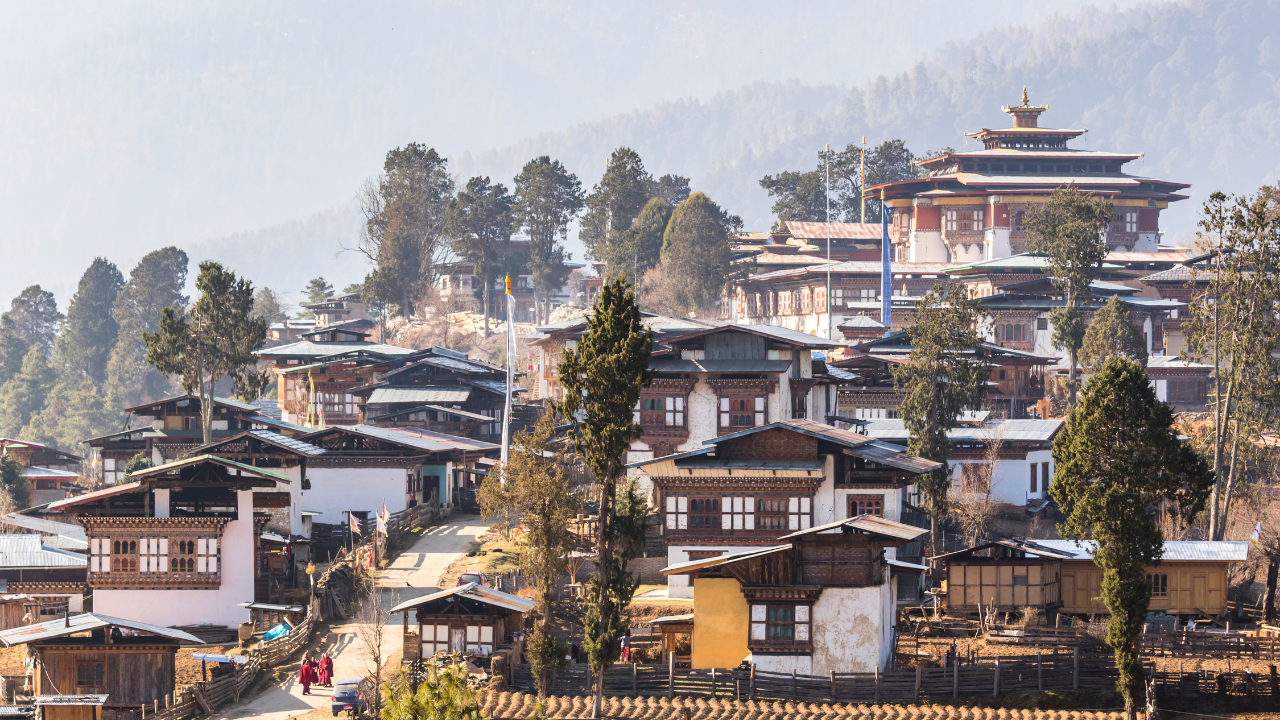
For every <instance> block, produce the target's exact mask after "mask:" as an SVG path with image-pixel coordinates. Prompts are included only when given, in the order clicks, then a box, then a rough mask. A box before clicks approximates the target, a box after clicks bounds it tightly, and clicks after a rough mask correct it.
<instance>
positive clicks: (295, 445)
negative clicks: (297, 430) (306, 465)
mask: <svg viewBox="0 0 1280 720" xmlns="http://www.w3.org/2000/svg"><path fill="white" fill-rule="evenodd" d="M249 434H250V435H252V436H254V437H256V438H258V439H260V440H265V441H267V442H269V443H274V444H276V445H280V446H281V447H286V448H288V449H290V450H293V451H295V452H300V453H302V454H303V455H310V456H315V455H323V454H324V452H325V450H324V448H320V447H316V446H315V445H312V444H311V443H306V442H303V441H301V440H295V439H293V438H290V437H285V436H284V435H281V434H280V433H276V432H271V431H270V430H250V431H249Z"/></svg>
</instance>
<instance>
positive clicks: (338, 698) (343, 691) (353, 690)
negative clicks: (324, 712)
mask: <svg viewBox="0 0 1280 720" xmlns="http://www.w3.org/2000/svg"><path fill="white" fill-rule="evenodd" d="M368 691H369V684H368V683H367V682H365V681H364V680H361V679H360V678H351V679H350V680H339V681H338V682H336V683H334V684H333V695H330V696H329V710H330V711H332V712H333V716H334V717H338V715H339V714H340V713H342V712H343V711H348V710H349V711H350V712H351V714H352V715H363V714H364V713H365V712H366V711H367V710H368V709H369V701H368V700H367V699H366V698H367V697H368V696H369V692H368Z"/></svg>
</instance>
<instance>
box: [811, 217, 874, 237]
mask: <svg viewBox="0 0 1280 720" xmlns="http://www.w3.org/2000/svg"><path fill="white" fill-rule="evenodd" d="M787 230H789V231H790V232H791V236H792V237H795V238H807V239H814V240H825V239H826V238H828V237H830V238H831V239H832V240H880V239H881V238H882V237H883V229H882V228H881V227H880V223H824V222H793V221H790V220H788V221H787Z"/></svg>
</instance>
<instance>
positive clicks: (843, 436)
mask: <svg viewBox="0 0 1280 720" xmlns="http://www.w3.org/2000/svg"><path fill="white" fill-rule="evenodd" d="M629 467H630V468H631V469H633V470H635V471H637V472H638V473H640V474H641V475H642V476H643V477H644V478H645V479H646V480H647V482H648V484H650V485H651V486H652V488H653V491H652V497H653V504H654V506H655V507H656V508H657V509H658V512H659V516H660V517H661V518H662V525H661V531H662V536H663V539H664V540H665V541H666V544H667V561H668V563H669V564H670V565H677V564H680V563H684V562H687V561H689V560H697V559H700V558H708V557H717V556H720V555H723V554H725V553H727V552H734V551H737V550H740V549H741V548H742V547H743V546H754V547H760V546H765V545H769V544H771V543H772V541H773V540H774V538H777V537H778V536H779V535H783V534H786V533H787V532H792V531H796V530H807V529H809V528H812V527H817V526H819V525H825V524H827V523H831V522H834V521H837V520H845V519H848V518H853V517H858V516H862V515H870V516H875V517H883V518H885V519H887V520H892V521H895V522H896V521H900V520H902V519H903V516H904V511H905V505H906V502H907V494H908V488H909V487H910V486H911V485H912V483H914V481H915V478H916V477H917V476H919V475H920V474H921V473H926V472H929V471H931V470H934V469H937V468H938V467H939V464H938V463H935V462H932V461H929V460H924V459H921V458H917V457H912V456H910V455H907V454H906V453H904V452H903V451H902V449H901V448H899V447H896V446H893V445H889V444H886V443H882V442H878V441H876V440H875V439H873V438H870V437H867V436H865V435H859V434H857V433H852V432H849V431H847V430H840V429H838V428H834V427H832V426H830V425H823V424H821V423H817V422H814V421H812V420H804V419H788V420H782V421H776V422H772V423H762V424H760V425H758V426H756V427H751V428H748V429H744V430H741V431H739V432H734V433H732V434H728V435H724V436H722V437H718V438H712V439H709V440H707V441H706V442H705V444H704V445H703V446H702V447H700V448H698V449H697V450H689V451H685V452H678V453H676V454H673V455H666V456H661V457H658V458H653V459H646V460H641V461H639V462H636V463H633V464H632V465H630V466H629ZM893 552H894V551H890V557H893ZM920 555H921V552H920V549H919V547H918V546H917V547H915V548H912V549H911V552H910V556H911V557H919V556H920ZM667 593H668V595H669V596H670V597H684V598H688V597H692V593H693V588H692V587H691V586H690V585H689V584H688V579H687V578H686V577H685V576H683V575H677V574H673V575H671V576H670V577H669V578H668V587H667ZM722 667H723V666H722Z"/></svg>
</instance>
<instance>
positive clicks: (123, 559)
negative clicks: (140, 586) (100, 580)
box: [102, 540, 138, 572]
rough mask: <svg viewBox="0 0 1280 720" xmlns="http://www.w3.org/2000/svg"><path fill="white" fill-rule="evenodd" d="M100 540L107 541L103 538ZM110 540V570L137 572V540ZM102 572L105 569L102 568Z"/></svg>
mask: <svg viewBox="0 0 1280 720" xmlns="http://www.w3.org/2000/svg"><path fill="white" fill-rule="evenodd" d="M102 542H107V540H103V541H102ZM110 542H111V570H112V571H113V572H137V571H138V557H137V555H138V541H137V540H112V541H110ZM103 572H106V570H103Z"/></svg>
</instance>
